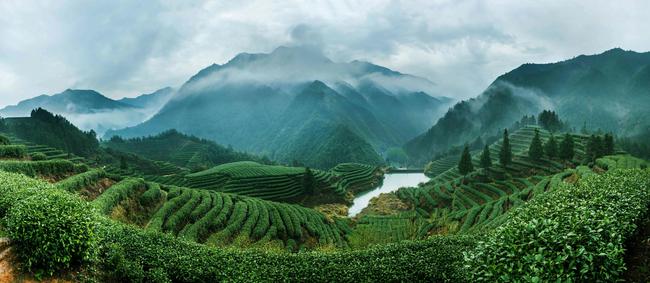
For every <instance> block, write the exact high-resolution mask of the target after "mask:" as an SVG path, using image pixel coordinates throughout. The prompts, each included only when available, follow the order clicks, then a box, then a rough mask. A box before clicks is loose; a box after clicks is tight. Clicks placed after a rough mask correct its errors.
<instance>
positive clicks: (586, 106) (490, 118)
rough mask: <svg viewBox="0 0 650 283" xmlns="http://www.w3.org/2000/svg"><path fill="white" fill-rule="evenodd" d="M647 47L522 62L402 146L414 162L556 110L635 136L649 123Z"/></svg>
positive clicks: (572, 119) (576, 121) (575, 122)
mask: <svg viewBox="0 0 650 283" xmlns="http://www.w3.org/2000/svg"><path fill="white" fill-rule="evenodd" d="M649 106H650V52H646V53H637V52H633V51H624V50H622V49H618V48H617V49H612V50H609V51H606V52H604V53H601V54H597V55H590V56H586V55H581V56H578V57H575V58H573V59H570V60H566V61H562V62H557V63H549V64H524V65H521V66H520V67H518V68H516V69H514V70H512V71H510V72H508V73H506V74H504V75H502V76H500V77H498V78H497V79H496V80H495V81H494V82H493V83H492V84H491V85H490V86H489V87H488V88H487V89H486V90H485V91H484V92H483V93H482V94H481V95H479V96H478V97H477V98H474V99H470V100H467V101H462V102H459V103H458V104H456V105H455V106H454V107H453V108H452V109H450V110H449V111H448V112H447V113H446V114H445V115H444V116H443V117H442V118H441V119H440V120H438V121H437V122H436V123H435V124H434V126H433V127H431V128H430V129H429V130H427V131H426V132H425V133H423V134H422V135H420V136H418V137H416V138H414V139H412V140H411V141H409V142H408V143H406V145H405V149H406V151H407V153H408V154H409V156H410V157H411V158H412V159H414V160H418V161H424V160H426V159H427V158H431V156H432V155H434V154H436V153H439V152H442V151H445V150H446V149H447V148H449V147H450V146H453V145H461V144H463V143H465V142H471V140H473V139H475V138H476V137H478V136H486V135H493V134H495V133H497V132H498V131H500V129H503V128H504V127H507V126H509V125H510V124H512V122H513V121H515V120H517V119H519V118H520V117H521V116H523V115H530V114H537V113H539V112H540V111H541V110H543V109H551V110H555V111H556V112H557V113H558V114H559V116H560V117H561V118H562V119H563V120H565V121H566V122H568V123H569V124H570V125H571V126H573V127H576V128H578V127H582V125H583V124H586V125H587V127H588V128H589V129H591V130H597V129H600V130H603V131H608V132H613V133H615V134H618V135H620V136H628V135H635V134H638V133H639V132H641V131H643V130H644V129H647V128H648V126H649V125H650V119H649V118H650V114H649V113H650V112H648V110H647V109H648V107H649Z"/></svg>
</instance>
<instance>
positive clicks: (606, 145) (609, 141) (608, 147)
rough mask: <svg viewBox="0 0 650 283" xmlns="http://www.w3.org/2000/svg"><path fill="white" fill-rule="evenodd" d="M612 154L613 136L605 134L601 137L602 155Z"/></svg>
mask: <svg viewBox="0 0 650 283" xmlns="http://www.w3.org/2000/svg"><path fill="white" fill-rule="evenodd" d="M612 154H614V136H613V135H612V134H605V136H604V137H603V155H612Z"/></svg>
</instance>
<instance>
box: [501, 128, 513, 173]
mask: <svg viewBox="0 0 650 283" xmlns="http://www.w3.org/2000/svg"><path fill="white" fill-rule="evenodd" d="M510 162H512V148H510V138H509V137H508V129H505V130H503V142H502V143H501V151H500V152H499V163H501V166H503V168H506V167H507V166H508V164H510Z"/></svg>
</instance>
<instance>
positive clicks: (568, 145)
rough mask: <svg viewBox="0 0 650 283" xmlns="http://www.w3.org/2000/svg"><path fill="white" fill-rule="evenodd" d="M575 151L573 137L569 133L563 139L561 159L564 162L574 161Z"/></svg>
mask: <svg viewBox="0 0 650 283" xmlns="http://www.w3.org/2000/svg"><path fill="white" fill-rule="evenodd" d="M574 154H575V153H574V151H573V137H572V136H571V135H570V134H569V133H567V134H566V135H564V139H562V143H560V158H562V159H563V160H571V159H573V155H574Z"/></svg>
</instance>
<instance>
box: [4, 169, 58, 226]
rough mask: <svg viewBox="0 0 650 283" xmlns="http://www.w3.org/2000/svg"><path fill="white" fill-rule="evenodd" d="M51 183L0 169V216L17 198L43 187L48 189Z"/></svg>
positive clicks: (26, 195) (19, 198) (22, 197)
mask: <svg viewBox="0 0 650 283" xmlns="http://www.w3.org/2000/svg"><path fill="white" fill-rule="evenodd" d="M50 188H52V185H50V184H48V183H46V182H43V181H41V180H36V179H33V178H29V177H27V176H25V175H22V174H17V173H9V172H2V171H0V217H1V216H4V215H5V214H6V213H7V211H9V209H10V208H11V206H13V205H14V204H16V203H17V202H18V201H19V200H21V199H24V198H26V197H28V196H30V195H31V194H33V193H35V192H37V191H39V190H44V189H50Z"/></svg>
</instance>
